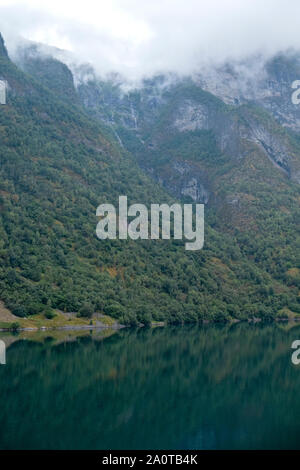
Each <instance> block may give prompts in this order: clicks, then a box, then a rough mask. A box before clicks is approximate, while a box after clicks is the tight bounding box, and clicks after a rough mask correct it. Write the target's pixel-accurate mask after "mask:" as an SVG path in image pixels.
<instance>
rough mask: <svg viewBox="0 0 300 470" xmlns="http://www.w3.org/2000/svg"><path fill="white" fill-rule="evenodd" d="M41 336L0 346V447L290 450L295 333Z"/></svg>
mask: <svg viewBox="0 0 300 470" xmlns="http://www.w3.org/2000/svg"><path fill="white" fill-rule="evenodd" d="M51 335H52V336H53V338H52V339H51V338H49V332H47V333H45V335H44V336H42V335H41V334H38V335H36V337H35V336H34V335H33V336H32V337H31V338H30V339H25V340H24V339H23V340H22V339H21V338H20V337H12V336H9V335H7V336H4V335H2V336H1V338H2V339H4V341H5V342H6V343H7V345H9V344H10V346H9V347H8V349H7V364H6V365H0V396H1V409H0V448H1V449H139V448H142V449H195V448H196V449H197V448H198V449H240V448H242V449H266V448H267V449H274V448H275V449H276V448H277V449H283V448H287V449H295V448H300V365H299V366H295V365H293V364H292V362H291V354H292V350H291V344H292V342H293V341H294V340H296V339H300V326H298V327H297V326H295V327H293V328H291V329H289V328H288V327H281V326H279V325H266V326H261V325H260V326H257V325H256V326H254V325H252V326H248V325H242V324H238V325H233V326H223V327H215V326H214V327H213V326H209V327H202V328H201V327H196V328H195V327H194V328H187V327H184V328H181V327H177V328H157V329H154V330H153V329H152V330H146V329H139V330H134V331H129V330H122V331H118V332H116V333H115V334H113V335H112V336H110V337H108V338H105V339H103V338H101V334H99V333H98V334H97V333H95V332H94V333H86V334H85V336H81V337H77V338H75V340H74V341H68V339H67V337H68V333H62V332H60V333H59V337H56V336H55V334H54V333H51ZM62 335H64V336H65V338H64V336H62ZM15 340H16V341H15Z"/></svg>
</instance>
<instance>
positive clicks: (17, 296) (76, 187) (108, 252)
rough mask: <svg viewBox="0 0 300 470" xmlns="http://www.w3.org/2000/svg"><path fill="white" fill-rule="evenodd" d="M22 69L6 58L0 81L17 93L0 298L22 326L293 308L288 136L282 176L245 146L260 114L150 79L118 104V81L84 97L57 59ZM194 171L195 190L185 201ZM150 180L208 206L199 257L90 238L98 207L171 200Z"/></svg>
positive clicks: (9, 142) (8, 136)
mask: <svg viewBox="0 0 300 470" xmlns="http://www.w3.org/2000/svg"><path fill="white" fill-rule="evenodd" d="M0 44H1V43H0ZM22 67H23V69H24V70H26V72H27V73H24V72H21V70H20V69H18V68H17V67H16V66H15V65H14V64H13V63H12V62H11V61H10V60H9V58H8V57H7V54H6V51H5V48H4V46H3V47H2V50H1V51H0V79H1V78H3V79H5V80H6V81H7V82H8V87H9V89H8V96H7V105H5V106H2V107H1V108H0V134H1V140H0V159H1V169H0V184H1V186H0V195H1V199H0V210H1V212H0V215H1V219H0V233H1V236H0V240H1V241H0V260H1V264H0V299H1V300H3V301H4V302H5V304H6V306H7V307H9V308H10V309H11V310H12V312H13V313H14V314H16V315H20V316H23V315H29V314H33V313H37V312H41V311H44V309H45V308H59V309H62V310H66V311H78V310H79V309H80V308H81V307H82V305H84V304H86V303H89V304H91V306H92V308H93V309H94V310H97V311H101V312H104V313H107V314H110V315H112V316H114V317H116V318H120V319H121V320H122V321H124V322H130V323H133V324H134V323H136V321H143V322H149V321H150V320H151V319H155V320H167V321H170V322H174V321H197V320H203V319H205V318H208V319H213V320H224V319H228V318H229V317H236V318H247V317H253V316H255V315H256V316H261V317H266V318H272V317H275V316H276V315H278V314H283V311H282V309H285V308H287V307H289V308H290V309H291V310H292V311H293V312H297V311H298V310H299V304H298V291H299V281H298V277H297V276H298V274H297V273H298V271H297V267H298V266H299V265H298V263H299V260H298V258H297V256H298V255H299V250H298V248H297V247H298V246H299V245H297V243H299V238H298V239H296V235H297V219H296V218H297V216H298V215H299V214H298V212H297V210H298V207H299V193H298V185H297V184H296V183H293V182H292V180H291V178H294V176H292V175H297V171H298V170H297V168H298V167H297V165H298V160H297V158H298V154H297V151H296V149H297V142H294V141H292V140H290V139H291V138H290V136H287V137H284V139H282V138H280V143H281V144H282V142H285V139H287V143H286V144H285V145H288V146H289V147H288V148H291V152H289V154H288V157H289V158H288V163H287V164H288V165H289V166H288V168H289V171H290V175H286V171H285V172H284V171H283V170H282V169H281V170H278V168H277V167H276V166H275V162H274V161H273V162H271V161H270V159H269V158H268V157H267V155H266V150H265V149H263V148H262V147H263V146H262V144H261V145H260V144H259V145H258V143H257V142H253V141H251V139H250V140H249V139H245V142H244V141H243V139H241V138H240V134H239V132H240V129H241V128H242V127H243V126H244V128H245V129H246V130H247V132H249V133H250V130H249V128H250V127H251V126H250V125H249V122H250V120H251V119H253V120H254V121H255V122H256V121H257V120H258V119H259V122H260V123H263V122H265V119H266V118H265V116H264V115H263V116H261V111H260V110H259V112H258V111H257V110H256V109H252V108H250V107H247V108H246V109H245V110H243V109H239V111H238V113H236V111H233V110H231V109H230V108H228V107H227V106H226V105H225V104H224V103H222V101H220V100H219V99H218V98H216V97H213V96H212V95H211V94H209V93H207V92H204V91H203V90H201V89H200V88H199V87H196V88H195V86H194V85H193V84H191V83H190V82H188V83H183V84H182V83H180V84H179V85H178V86H177V85H176V86H175V87H171V89H170V88H169V87H168V88H165V87H164V84H163V83H162V84H161V83H159V81H160V79H157V80H158V85H159V86H154V84H155V83H156V82H157V81H155V80H154V82H153V81H150V82H149V83H148V84H146V86H145V87H144V89H143V90H142V91H137V92H132V93H131V94H130V95H127V96H125V97H124V96H123V95H122V94H121V93H120V90H119V88H118V87H116V86H115V85H114V84H113V83H98V82H96V83H95V82H90V83H88V84H87V85H86V88H81V87H79V88H77V92H76V90H75V89H74V86H73V82H72V80H71V79H70V73H69V71H68V69H67V68H66V67H65V66H63V64H60V63H58V62H57V61H55V60H53V59H52V58H49V57H46V58H37V59H32V57H31V59H30V62H28V63H26V61H25V62H24V61H23V64H22ZM29 73H30V74H31V75H34V78H33V77H32V76H31V75H29ZM74 93H78V95H76V98H74ZM95 93H98V96H101V100H99V101H98V100H97V99H96V97H95ZM88 96H90V102H93V103H94V109H93V112H92V114H93V117H91V115H89V114H88V112H89V110H86V109H84V108H83V107H81V106H80V104H79V102H80V101H81V102H83V103H84V104H85V105H86V106H88V105H89V102H88ZM77 99H78V102H77ZM191 99H192V100H194V101H195V100H196V102H197V106H198V105H199V103H200V104H201V106H202V107H205V106H206V109H209V110H210V111H209V112H210V113H211V117H210V118H209V117H206V119H208V120H209V119H210V121H208V122H211V123H214V125H215V127H212V126H211V125H207V126H206V127H204V128H203V126H202V125H201V126H200V127H201V128H197V126H198V124H197V126H196V127H195V126H194V124H193V123H194V118H193V117H190V112H189V111H188V113H186V110H185V108H184V111H183V112H182V113H181V114H180V109H181V107H182V106H183V105H184V106H185V103H186V102H187V100H188V103H189V100H191ZM76 102H77V104H76ZM188 106H189V105H188ZM193 106H194V105H193ZM109 113H110V115H109ZM244 113H248V114H244ZM202 114H203V113H202ZM257 114H258V115H259V116H257ZM101 116H102V117H101ZM110 116H111V117H110ZM137 116H138V117H137ZM187 116H188V117H187ZM217 116H218V117H217ZM96 118H97V120H96ZM197 119H198V118H197ZM199 119H200V122H202V121H203V117H201V116H200V117H199ZM199 119H198V121H199ZM201 120H202V121H201ZM99 121H101V123H100V122H99ZM246 121H247V122H246ZM191 122H192V124H191ZM108 124H109V125H108ZM266 125H269V120H268V119H267V124H266ZM273 125H274V126H276V123H274V124H272V126H273ZM191 126H192V128H190V127H191ZM234 126H236V128H234ZM198 127H199V126H198ZM222 129H225V131H224V135H223V134H222V132H223V130H222ZM226 129H227V131H226ZM232 129H234V132H235V134H236V136H237V138H236V140H235V141H234V139H233V138H232V135H233V134H232ZM226 132H227V134H228V135H227V140H226V139H225V137H226ZM280 132H281V128H280ZM280 132H279V133H280ZM249 135H250V134H249ZM224 136H225V137H224ZM117 137H118V138H119V141H118V138H117ZM255 138H256V137H255ZM120 142H121V144H120ZM282 145H283V144H282ZM272 148H273V147H272ZM180 149H181V150H180ZM240 149H241V151H240ZM184 152H185V153H184ZM274 159H277V160H278V161H280V160H279V157H278V155H277V153H276V155H275V156H274V158H273V160H274ZM241 162H242V163H241ZM137 163H139V165H140V166H141V167H142V168H143V169H144V170H146V174H145V172H143V171H141V170H140V168H139V166H138V164H137ZM176 165H177V166H176ZM251 165H252V166H254V169H252V167H251ZM276 165H277V166H278V165H279V163H278V162H276ZM279 166H280V165H279ZM249 168H250V170H249ZM186 169H187V172H191V174H193V177H195V178H196V184H195V187H196V192H193V191H191V190H189V189H188V190H186V191H185V192H183V191H182V189H178V187H179V188H184V187H185V186H184V185H183V186H182V184H183V183H182V181H183V179H184V178H189V176H187V173H186ZM246 169H247V172H246ZM176 172H177V173H176ZM147 173H148V174H147ZM174 174H178V175H179V177H178V183H172V178H173V175H174ZM153 176H154V177H155V179H156V180H158V181H161V180H162V183H163V186H165V188H166V189H168V190H169V193H171V194H172V195H173V196H174V195H175V196H184V198H185V200H189V201H190V200H191V199H192V200H193V199H194V200H198V201H202V200H203V201H205V202H207V203H208V206H207V207H208V211H207V222H206V234H205V237H206V241H205V247H204V249H203V250H201V251H199V252H194V253H191V252H186V251H185V249H184V243H183V242H181V241H175V242H170V241H166V240H165V241H161V240H160V241H118V240H116V241H105V242H103V241H102V242H100V241H99V240H98V239H97V238H96V236H95V228H96V222H97V220H96V217H95V212H96V207H97V206H98V205H99V204H100V203H103V202H110V203H113V204H115V205H117V200H118V196H119V195H121V194H126V195H127V196H128V198H129V203H132V202H140V203H145V204H146V205H148V204H150V203H151V202H158V203H162V202H171V201H172V200H174V199H172V197H173V196H170V195H169V194H168V193H167V192H166V191H165V189H164V188H162V187H161V186H160V185H159V184H157V183H156V182H154V181H153ZM288 176H291V178H290V179H288ZM248 180H249V185H250V186H249V185H248ZM245 185H246V186H245ZM274 185H275V186H276V190H277V192H278V199H277V196H276V199H274V200H273V194H274ZM173 188H174V190H173ZM187 188H189V187H188V186H187ZM249 188H250V189H251V191H250V190H249ZM255 191H260V193H259V194H258V197H255V196H254V195H253V192H255ZM281 196H282V197H284V199H283V200H282V201H281V206H282V209H280V211H278V206H277V202H278V200H279V198H281ZM297 198H298V199H297ZM236 201H237V202H236ZM246 206H247V211H246V212H245V213H243V210H244V207H246ZM259 211H262V212H261V214H260V216H259V217H258V218H257V212H259ZM252 212H253V214H252ZM265 220H267V222H268V223H266V225H261V224H263V223H265ZM270 228H272V230H271V229H270ZM278 235H280V237H279V239H278ZM267 236H268V237H269V238H268V240H267V243H266V241H265V238H266V237H267ZM255 237H257V240H258V241H257V242H256V238H255ZM270 241H272V244H271V246H269V245H268V243H269V242H270ZM259 243H261V246H260V245H259ZM279 248H281V250H282V251H280V250H279ZM297 283H298V284H297Z"/></svg>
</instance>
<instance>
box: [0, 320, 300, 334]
mask: <svg viewBox="0 0 300 470" xmlns="http://www.w3.org/2000/svg"><path fill="white" fill-rule="evenodd" d="M299 322H300V317H299V318H298V317H294V318H274V319H273V320H271V321H263V320H262V319H261V318H254V319H247V320H239V319H236V318H234V319H231V320H229V321H227V322H216V321H211V320H203V322H201V323H200V322H195V323H192V324H191V323H189V324H186V325H197V324H198V325H221V324H222V325H230V324H231V325H234V324H236V323H248V324H257V323H299ZM183 325H185V323H180V324H171V326H183ZM165 326H168V323H167V322H163V321H162V322H153V323H151V326H150V328H156V327H165ZM123 328H132V325H122V324H121V323H117V322H115V323H113V324H104V323H102V324H101V325H99V324H98V325H97V324H96V325H87V324H82V325H60V326H40V327H38V326H36V327H34V326H31V327H19V328H14V327H12V326H10V327H7V328H6V327H1V328H0V332H2V333H4V332H15V333H17V332H22V331H53V330H69V331H72V330H73V331H80V330H109V329H110V330H121V329H123ZM134 328H145V325H143V324H142V323H141V324H139V325H138V326H135V327H134Z"/></svg>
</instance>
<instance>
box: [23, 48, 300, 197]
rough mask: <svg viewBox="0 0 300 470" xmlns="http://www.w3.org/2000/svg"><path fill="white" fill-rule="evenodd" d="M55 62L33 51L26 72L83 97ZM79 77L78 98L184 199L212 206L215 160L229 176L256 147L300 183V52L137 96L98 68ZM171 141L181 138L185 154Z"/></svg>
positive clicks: (152, 83)
mask: <svg viewBox="0 0 300 470" xmlns="http://www.w3.org/2000/svg"><path fill="white" fill-rule="evenodd" d="M20 58H21V59H20ZM49 61H50V59H49V58H47V61H45V58H43V61H41V59H40V58H38V57H37V51H35V55H34V57H33V55H32V51H31V53H30V54H28V51H27V52H26V53H24V50H23V51H22V54H20V55H19V63H20V64H21V66H22V67H23V68H24V69H25V70H27V71H29V72H31V73H32V74H36V75H38V78H39V79H44V81H45V84H47V85H48V86H49V87H50V86H51V84H52V88H54V89H55V83H61V82H62V83H65V84H66V89H68V90H69V92H68V93H70V90H71V93H72V94H73V95H75V89H74V86H73V79H72V78H71V76H70V74H71V73H70V72H69V71H68V69H67V68H66V67H65V66H63V64H61V65H59V62H58V61H53V62H51V61H50V62H49ZM49 71H50V72H49ZM73 73H74V82H75V85H76V98H74V99H75V100H76V99H78V100H79V101H80V102H81V103H82V104H83V105H84V106H85V107H86V109H87V110H88V111H89V112H90V113H91V114H92V115H93V116H96V117H97V118H98V119H99V120H100V121H101V122H102V123H104V124H105V125H106V126H108V127H109V128H110V129H111V130H112V131H113V133H114V135H115V136H116V137H117V139H118V141H119V143H121V144H122V146H123V147H125V148H127V149H128V150H129V151H131V152H132V153H133V154H135V156H136V158H137V160H138V162H139V164H140V165H141V166H142V167H143V168H144V169H145V170H146V171H147V172H148V173H149V174H151V175H152V177H153V178H155V179H156V180H157V181H159V182H160V183H161V184H162V185H163V186H165V187H166V188H167V189H168V191H169V192H171V193H172V194H174V195H176V196H177V197H183V198H191V199H192V200H193V201H198V202H204V203H207V202H208V201H209V199H210V198H211V196H212V194H213V187H214V185H215V170H216V169H212V168H211V161H212V160H214V161H215V160H216V161H215V165H217V166H219V171H221V168H222V166H223V167H224V164H225V162H226V165H227V166H228V165H229V166H230V165H232V164H233V162H235V165H239V163H237V162H239V161H242V160H243V159H244V158H245V157H246V156H247V155H248V153H249V149H250V148H251V149H254V151H256V152H257V153H258V154H259V155H260V156H261V159H262V160H265V164H266V165H268V164H269V163H271V164H272V165H273V167H274V169H275V170H276V172H280V173H282V174H284V175H285V177H286V178H289V179H291V180H292V181H295V182H296V183H299V182H300V176H299V175H300V161H299V153H298V141H297V138H296V139H295V135H294V133H297V132H298V131H299V132H300V105H299V106H297V105H295V104H293V103H292V99H291V96H292V93H293V89H292V83H293V82H294V81H295V80H297V79H299V78H300V55H299V54H296V53H291V52H289V53H286V54H281V55H278V56H276V57H274V58H272V59H271V60H268V61H265V60H264V59H263V58H262V57H258V56H257V57H251V58H249V59H247V60H244V61H241V62H239V63H232V64H224V65H222V66H218V67H215V68H214V67H210V68H209V69H203V70H201V73H198V74H196V75H195V76H194V77H193V78H192V79H181V80H180V79H178V78H176V77H171V78H170V77H163V76H159V77H155V78H153V79H152V80H147V81H145V82H144V84H143V86H142V87H141V88H139V89H135V90H129V91H128V90H127V91H126V90H125V89H124V87H123V86H122V83H121V81H120V77H118V76H112V77H111V79H110V80H107V81H101V80H100V79H99V78H97V76H96V74H95V72H94V70H93V69H92V67H91V66H87V65H85V66H84V65H83V66H79V67H77V68H76V70H74V71H73ZM62 75H63V78H64V80H61V76H62ZM55 77H58V79H57V80H55ZM171 141H173V142H177V143H178V141H180V146H179V147H180V148H181V149H182V151H181V152H178V145H177V144H175V145H177V148H174V147H173V146H174V144H173V143H172V142H171ZM210 154H212V155H210ZM205 155H206V158H205ZM209 156H210V158H208V157H209ZM221 156H222V157H223V158H221ZM216 157H218V158H216ZM221 160H222V162H221Z"/></svg>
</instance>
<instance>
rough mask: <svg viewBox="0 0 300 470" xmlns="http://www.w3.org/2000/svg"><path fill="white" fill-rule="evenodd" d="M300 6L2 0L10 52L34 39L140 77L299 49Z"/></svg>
mask: <svg viewBox="0 0 300 470" xmlns="http://www.w3.org/2000/svg"><path fill="white" fill-rule="evenodd" d="M299 14H300V4H299V2H297V1H296V0H289V2H284V1H283V0H277V1H276V0H272V1H271V0H266V1H264V2H260V1H258V0H243V1H237V0H222V1H221V0H211V1H209V2H207V1H203V0H200V1H199V0H187V1H183V0H160V1H158V0H154V1H151V2H140V1H139V0H111V1H110V2H105V1H103V0H100V1H93V0H86V1H85V2H79V1H75V2H74V1H72V2H71V1H64V2H59V1H57V0H54V1H53V0H52V1H50V0H45V1H44V2H43V3H42V4H41V2H38V1H36V0H26V1H25V0H19V1H14V0H9V1H8V0H0V30H1V31H3V33H4V35H5V38H6V43H7V46H8V50H9V53H10V54H11V55H13V54H14V51H15V49H16V47H17V45H18V44H19V43H20V41H22V40H24V39H26V40H32V41H35V42H40V43H44V44H48V45H51V46H55V47H57V48H59V49H64V50H66V51H69V52H70V53H71V54H72V56H73V59H72V60H75V59H76V60H78V62H79V63H83V62H84V63H91V64H92V65H93V67H94V68H95V69H96V70H97V72H98V73H99V74H101V75H103V74H107V73H109V72H112V71H113V72H118V73H120V74H122V75H123V76H125V77H127V78H128V79H130V80H139V79H141V78H142V77H144V76H151V75H154V74H157V73H166V72H174V73H177V74H181V75H187V74H191V73H193V72H195V71H198V70H199V69H201V68H202V67H203V66H204V64H205V65H206V66H207V64H209V63H210V62H211V61H212V62H214V63H222V62H224V61H226V60H230V61H233V60H235V61H240V60H241V59H242V58H244V57H248V56H253V55H263V56H264V57H269V56H271V55H274V54H275V53H277V52H278V51H281V50H286V49H289V48H295V49H300V36H299V24H298V18H299ZM21 38H23V39H21ZM69 61H71V59H70V58H69Z"/></svg>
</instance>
